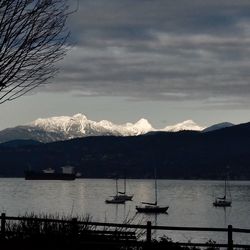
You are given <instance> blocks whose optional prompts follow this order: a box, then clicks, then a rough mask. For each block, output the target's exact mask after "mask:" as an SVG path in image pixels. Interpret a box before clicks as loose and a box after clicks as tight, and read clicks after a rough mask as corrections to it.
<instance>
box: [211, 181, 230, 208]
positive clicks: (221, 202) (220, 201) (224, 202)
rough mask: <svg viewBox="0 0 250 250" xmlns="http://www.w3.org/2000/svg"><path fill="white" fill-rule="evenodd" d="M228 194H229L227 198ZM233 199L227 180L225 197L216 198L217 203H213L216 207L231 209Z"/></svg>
mask: <svg viewBox="0 0 250 250" xmlns="http://www.w3.org/2000/svg"><path fill="white" fill-rule="evenodd" d="M227 193H228V194H229V195H228V196H227ZM231 204H232V199H231V193H230V189H229V182H228V180H227V178H226V179H225V182H224V196H223V197H216V198H215V201H214V202H213V205H214V206H215V207H231Z"/></svg>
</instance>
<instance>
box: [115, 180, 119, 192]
mask: <svg viewBox="0 0 250 250" xmlns="http://www.w3.org/2000/svg"><path fill="white" fill-rule="evenodd" d="M117 179H118V178H115V189H116V195H118V183H117Z"/></svg>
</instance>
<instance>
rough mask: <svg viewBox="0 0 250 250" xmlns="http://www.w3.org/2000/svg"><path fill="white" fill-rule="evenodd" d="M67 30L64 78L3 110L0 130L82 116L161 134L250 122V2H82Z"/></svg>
mask: <svg viewBox="0 0 250 250" xmlns="http://www.w3.org/2000/svg"><path fill="white" fill-rule="evenodd" d="M69 1H70V4H71V5H72V8H73V9H74V8H76V6H77V3H76V1H74V0H69ZM68 26H69V28H70V30H71V38H70V43H71V44H72V48H71V49H70V50H69V52H68V55H67V56H66V57H65V58H64V60H63V61H62V62H61V63H60V68H61V72H60V73H59V74H58V75H57V77H56V78H55V79H54V80H52V82H51V83H50V84H48V85H47V86H46V87H40V88H39V89H37V90H36V92H35V93H33V94H32V95H30V94H29V95H28V96H25V97H22V98H20V99H18V100H16V101H14V102H8V103H5V104H3V105H1V106H0V115H1V117H4V119H1V121H0V129H3V128H5V127H9V126H15V125H18V124H23V123H27V122H30V121H32V120H34V119H36V118H38V117H49V116H54V115H73V114H75V113H84V114H86V115H87V117H88V118H90V119H92V120H101V119H108V120H111V121H113V122H117V123H123V122H126V121H131V122H134V121H136V120H138V119H139V118H142V117H144V118H146V119H148V120H149V121H150V122H151V123H152V124H153V125H154V126H155V127H164V126H165V125H167V124H168V125H169V124H174V123H176V122H180V121H183V120H187V119H193V120H194V121H195V122H197V123H199V124H200V125H202V126H208V125H211V124H214V123H217V122H223V121H229V122H233V123H241V122H247V121H249V120H250V119H249V117H250V116H249V114H250V112H249V108H250V98H249V97H250V81H249V80H250V1H249V0H237V1H236V0H232V1H231V0H209V1H204V0H174V1H173V0H79V8H78V11H77V13H74V14H73V15H72V16H71V17H70V20H69V22H68Z"/></svg>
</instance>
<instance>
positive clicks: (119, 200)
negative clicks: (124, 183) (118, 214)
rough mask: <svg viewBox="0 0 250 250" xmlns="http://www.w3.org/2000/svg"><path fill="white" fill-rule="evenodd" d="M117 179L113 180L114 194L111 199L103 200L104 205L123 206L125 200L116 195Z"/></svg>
mask: <svg viewBox="0 0 250 250" xmlns="http://www.w3.org/2000/svg"><path fill="white" fill-rule="evenodd" d="M117 181H118V178H115V188H116V194H115V195H114V196H111V197H112V199H107V200H105V202H106V203H108V204H124V203H125V199H123V198H121V197H119V195H118V182H117Z"/></svg>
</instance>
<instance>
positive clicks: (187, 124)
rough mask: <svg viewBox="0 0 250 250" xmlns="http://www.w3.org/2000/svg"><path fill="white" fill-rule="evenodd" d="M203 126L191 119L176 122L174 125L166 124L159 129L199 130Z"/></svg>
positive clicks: (173, 130)
mask: <svg viewBox="0 0 250 250" xmlns="http://www.w3.org/2000/svg"><path fill="white" fill-rule="evenodd" d="M204 128H205V127H201V126H199V125H198V124H197V123H195V122H194V121H192V120H186V121H184V122H181V123H177V124H175V125H170V126H166V127H165V128H164V129H161V131H169V132H177V131H182V130H195V131H201V130H203V129H204Z"/></svg>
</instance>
